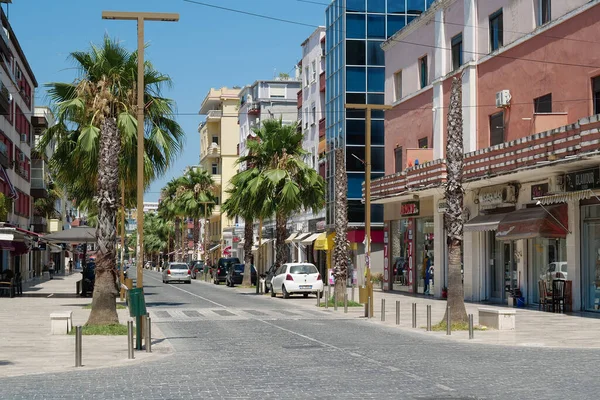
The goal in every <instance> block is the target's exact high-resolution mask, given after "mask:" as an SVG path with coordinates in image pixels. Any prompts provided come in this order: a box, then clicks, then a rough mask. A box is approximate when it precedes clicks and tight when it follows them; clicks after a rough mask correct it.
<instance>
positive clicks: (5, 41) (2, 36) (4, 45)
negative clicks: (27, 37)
mask: <svg viewBox="0 0 600 400" xmlns="http://www.w3.org/2000/svg"><path fill="white" fill-rule="evenodd" d="M0 52H1V53H2V54H4V55H8V54H10V39H9V38H8V35H7V34H6V32H5V31H4V27H2V26H0Z"/></svg>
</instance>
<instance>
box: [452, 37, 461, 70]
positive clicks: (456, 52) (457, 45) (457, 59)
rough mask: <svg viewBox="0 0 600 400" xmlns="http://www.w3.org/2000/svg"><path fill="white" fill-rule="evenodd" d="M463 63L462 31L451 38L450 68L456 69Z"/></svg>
mask: <svg viewBox="0 0 600 400" xmlns="http://www.w3.org/2000/svg"><path fill="white" fill-rule="evenodd" d="M462 64H463V40H462V33H459V34H458V35H456V36H454V37H453V38H452V69H453V70H457V69H459V68H460V66H461V65H462Z"/></svg>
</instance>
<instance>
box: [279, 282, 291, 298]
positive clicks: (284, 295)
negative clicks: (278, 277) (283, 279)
mask: <svg viewBox="0 0 600 400" xmlns="http://www.w3.org/2000/svg"><path fill="white" fill-rule="evenodd" d="M281 292H282V293H283V298H284V299H289V298H290V294H289V293H288V291H287V290H285V285H281Z"/></svg>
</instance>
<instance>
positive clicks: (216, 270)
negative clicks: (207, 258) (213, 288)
mask: <svg viewBox="0 0 600 400" xmlns="http://www.w3.org/2000/svg"><path fill="white" fill-rule="evenodd" d="M239 263H240V259H239V258H237V257H229V258H219V262H218V263H217V265H216V266H215V267H213V283H214V284H215V285H218V284H219V283H221V282H225V279H226V277H227V270H228V269H229V267H230V266H231V265H233V264H239Z"/></svg>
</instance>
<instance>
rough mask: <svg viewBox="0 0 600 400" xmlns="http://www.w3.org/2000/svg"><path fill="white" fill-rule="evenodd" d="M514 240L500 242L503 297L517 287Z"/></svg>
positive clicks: (507, 295)
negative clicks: (502, 265)
mask: <svg viewBox="0 0 600 400" xmlns="http://www.w3.org/2000/svg"><path fill="white" fill-rule="evenodd" d="M514 247H515V244H514V242H513V241H512V240H511V241H508V242H502V256H503V258H502V261H503V264H504V299H507V298H508V297H509V295H510V291H511V290H514V289H516V288H517V283H518V282H517V263H516V262H515V259H514Z"/></svg>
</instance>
